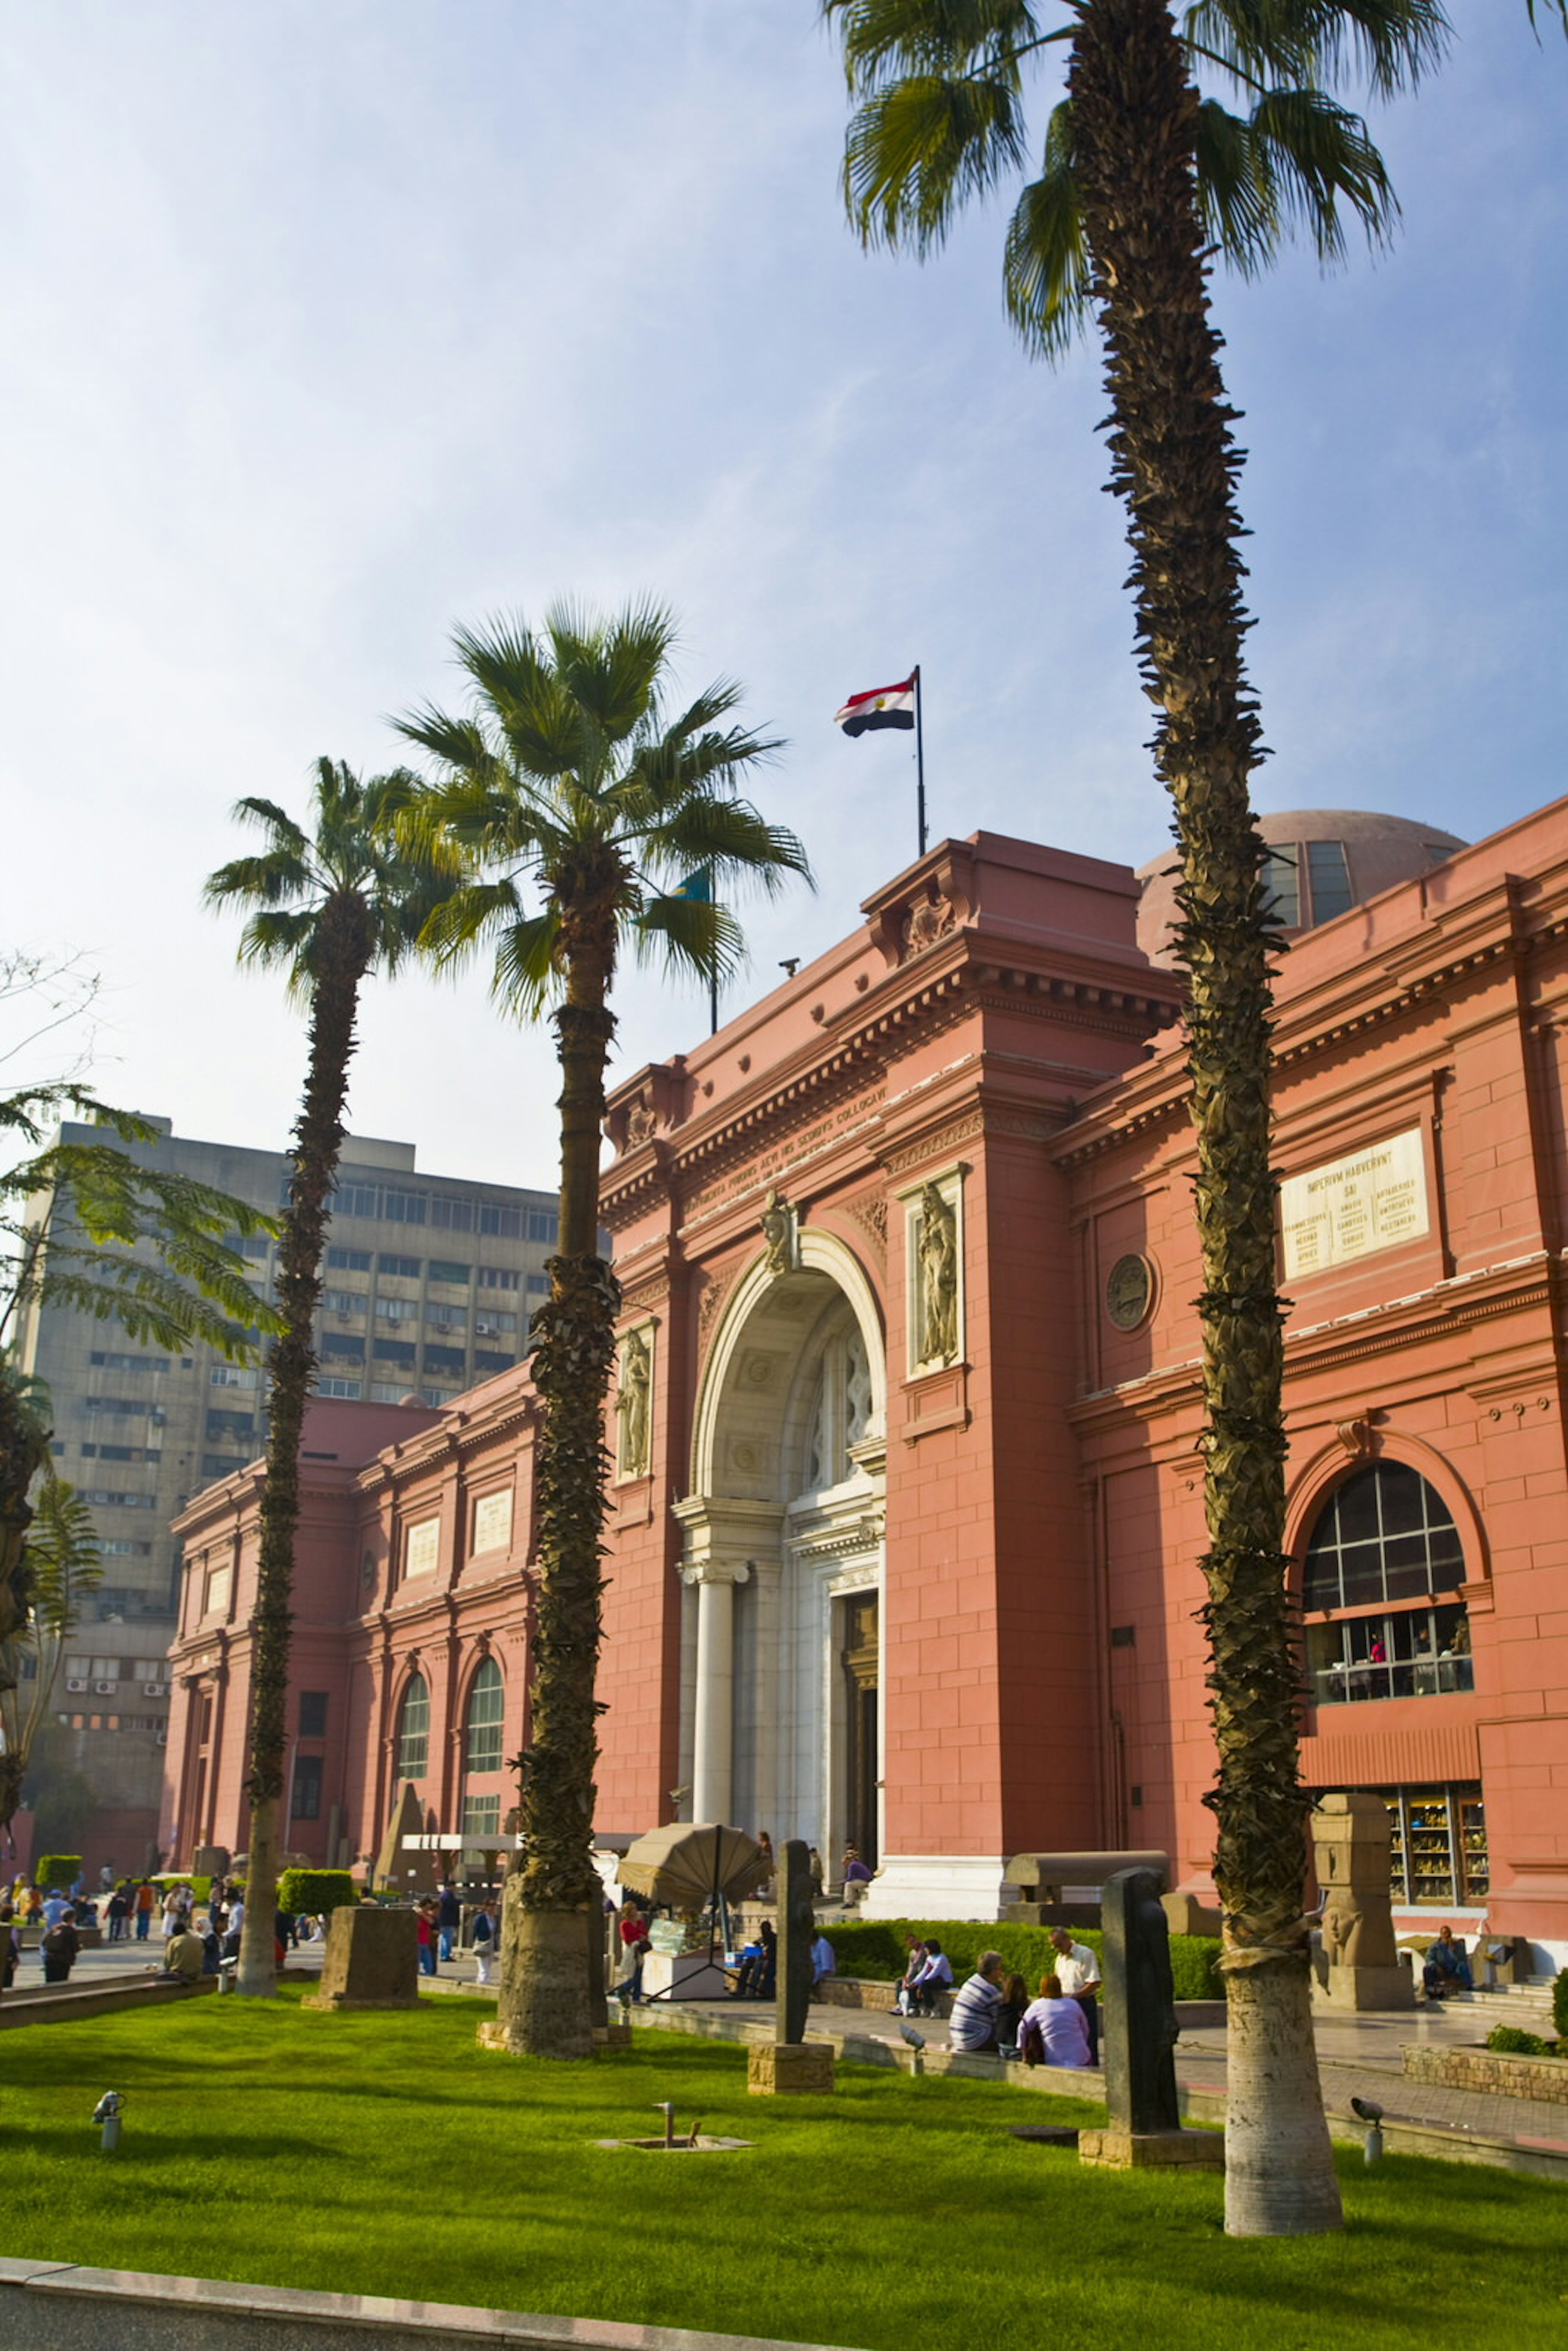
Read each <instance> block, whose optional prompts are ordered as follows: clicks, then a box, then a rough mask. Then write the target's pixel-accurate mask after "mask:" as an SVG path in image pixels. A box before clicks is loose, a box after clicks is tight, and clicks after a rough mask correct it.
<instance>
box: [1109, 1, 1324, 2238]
mask: <svg viewBox="0 0 1568 2351" xmlns="http://www.w3.org/2000/svg"><path fill="white" fill-rule="evenodd" d="M1070 89H1071V98H1072V108H1073V124H1074V136H1075V145H1076V149H1077V153H1078V158H1079V169H1080V172H1081V175H1082V193H1083V208H1084V214H1085V220H1086V225H1087V230H1088V237H1089V246H1090V252H1091V255H1092V265H1093V272H1094V292H1095V298H1096V301H1097V303H1098V305H1099V309H1100V317H1101V324H1102V329H1103V335H1104V339H1105V345H1106V351H1107V366H1106V381H1107V384H1108V387H1109V390H1110V393H1111V400H1112V411H1113V413H1112V418H1111V434H1110V445H1111V449H1112V451H1113V474H1112V486H1113V489H1114V490H1115V491H1116V493H1117V495H1118V496H1120V497H1121V498H1122V499H1123V500H1124V503H1125V505H1126V507H1127V509H1128V514H1129V517H1130V525H1129V533H1128V536H1129V538H1130V541H1131V544H1132V547H1133V550H1134V562H1133V577H1132V585H1133V588H1134V596H1135V601H1136V611H1137V629H1138V643H1139V657H1140V663H1141V666H1142V669H1143V674H1144V678H1145V690H1146V692H1147V693H1148V694H1149V695H1150V698H1151V699H1152V700H1153V701H1154V702H1155V705H1157V707H1158V708H1159V711H1160V714H1161V716H1160V721H1159V726H1158V728H1157V731H1156V736H1155V745H1154V748H1155V757H1156V762H1157V765H1158V767H1159V770H1160V772H1161V774H1162V775H1163V777H1164V778H1165V780H1166V784H1167V786H1168V787H1169V789H1170V792H1171V796H1172V799H1173V800H1174V801H1175V804H1176V837H1177V841H1178V842H1179V844H1180V851H1181V868H1182V882H1181V887H1180V890H1179V892H1178V896H1179V900H1180V904H1181V908H1182V913H1183V916H1184V921H1183V925H1182V929H1181V934H1180V946H1181V954H1182V958H1183V960H1184V961H1185V962H1186V966H1187V968H1188V970H1189V972H1190V974H1191V978H1192V998H1191V1008H1190V1011H1189V1015H1188V1047H1189V1057H1190V1068H1191V1072H1192V1084H1193V1120H1194V1123H1195V1125H1196V1128H1197V1158H1198V1175H1197V1217H1198V1228H1199V1237H1200V1241H1201V1245H1202V1252H1203V1272H1204V1291H1203V1296H1202V1298H1201V1300H1200V1301H1199V1313H1200V1316H1201V1319H1202V1327H1203V1366H1204V1369H1203V1378H1204V1400H1205V1407H1206V1418H1207V1426H1206V1432H1205V1450H1206V1464H1205V1475H1204V1503H1205V1509H1206V1512H1207V1521H1208V1533H1209V1542H1210V1549H1209V1552H1208V1554H1207V1558H1206V1559H1205V1561H1204V1572H1205V1574H1206V1576H1207V1583H1208V1601H1207V1606H1206V1608H1205V1611H1204V1616H1205V1622H1206V1624H1207V1628H1208V1635H1209V1643H1210V1670H1209V1676H1208V1687H1209V1690H1210V1693H1211V1705H1212V1710H1213V1718H1214V1727H1215V1735H1216V1740H1217V1744H1218V1765H1219V1769H1218V1784H1217V1786H1216V1788H1215V1790H1214V1792H1212V1793H1211V1794H1210V1795H1209V1797H1208V1798H1207V1802H1208V1803H1209V1804H1210V1805H1211V1807H1212V1808H1213V1811H1214V1813H1215V1814H1216V1817H1217V1821H1218V1853H1217V1858H1216V1863H1215V1880H1216V1883H1217V1885H1218V1889H1219V1895H1220V1899H1221V1902H1222V1904H1223V1907H1224V1914H1225V1938H1224V1941H1225V1948H1224V1953H1223V1956H1222V1959H1221V1966H1222V1967H1223V1969H1224V1970H1225V1971H1226V1982H1227V1989H1228V2003H1229V2006H1228V2014H1229V2034H1228V2056H1227V2067H1226V2071H1227V2078H1228V2092H1229V2096H1228V2115H1227V2124H1226V2162H1227V2204H1226V2227H1227V2229H1228V2231H1230V2232H1231V2233H1232V2234H1234V2235H1241V2236H1252V2235H1267V2236H1288V2235H1299V2234H1305V2233H1308V2232H1311V2231H1318V2230H1324V2229H1332V2228H1334V2227H1337V2226H1338V2225H1339V2222H1340V2218H1341V2214H1340V2203H1339V2192H1338V2188H1337V2185H1336V2182H1335V2179H1334V2173H1333V2158H1332V2155H1331V2152H1330V2147H1329V2140H1328V2133H1327V2128H1326V2126H1325V2124H1324V2121H1323V2114H1322V2095H1321V2092H1320V2089H1319V2084H1318V2075H1317V2059H1316V2053H1315V2051H1314V2048H1313V2044H1312V2010H1311V1997H1312V1995H1311V1982H1310V1979H1309V1974H1308V1949H1307V1928H1306V1923H1305V1921H1304V1919H1303V1917H1302V1916H1301V1893H1302V1876H1303V1866H1304V1861H1305V1815H1306V1811H1307V1798H1306V1796H1305V1794H1304V1792H1303V1791H1302V1789H1301V1783H1300V1777H1299V1771H1300V1758H1299V1750H1298V1743H1297V1729H1296V1714H1297V1703H1298V1698H1297V1692H1298V1674H1297V1667H1296V1659H1295V1654H1294V1641H1293V1638H1292V1628H1291V1619H1290V1614H1289V1605H1288V1601H1287V1594H1286V1588H1285V1561H1284V1558H1283V1555H1282V1542H1283V1527H1284V1455H1285V1438H1284V1428H1283V1418H1282V1412H1281V1379H1282V1371H1283V1353H1282V1345H1281V1303H1280V1298H1279V1293H1278V1290H1277V1287H1276V1282H1275V1273H1274V1177H1273V1173H1272V1170H1271V1167H1270V1122H1269V1039H1270V979H1269V930H1268V925H1267V920H1266V916H1265V913H1264V908H1263V903H1262V893H1261V888H1260V865H1261V862H1262V849H1261V844H1260V840H1259V836H1258V831H1257V828H1256V825H1255V823H1254V821H1253V817H1252V811H1251V808H1250V805H1249V799H1248V777H1249V772H1250V770H1251V769H1252V768H1253V767H1255V766H1256V765H1257V763H1258V760H1259V759H1260V757H1261V756H1262V755H1261V752H1260V743H1259V722H1258V716H1257V705H1256V703H1255V701H1254V700H1253V697H1252V695H1251V694H1250V692H1249V688H1248V686H1247V683H1246V678H1245V674H1244V669H1243V664H1242V638H1243V634H1244V632H1245V630H1246V628H1247V626H1248V625H1249V624H1248V622H1247V619H1246V615H1245V612H1244V611H1243V606H1242V599H1241V586H1240V583H1241V580H1242V578H1243V576H1244V573H1243V566H1242V564H1241V562H1240V559H1239V555H1238V552H1237V539H1238V537H1239V533H1240V530H1241V523H1240V518H1239V515H1238V513H1237V509H1236V505H1235V501H1234V496H1233V490H1234V485H1235V478H1236V475H1237V473H1238V472H1239V467H1240V463H1241V457H1240V453H1239V451H1238V450H1237V448H1236V447H1235V445H1234V443H1233V442H1232V439H1231V436H1230V432H1229V425H1230V423H1231V422H1232V420H1233V418H1234V417H1235V414H1236V412H1235V411H1234V410H1233V409H1231V408H1229V407H1228V405H1227V403H1226V399H1225V387H1224V383H1223V381H1222V380H1221V376H1220V371H1219V362H1218V353H1219V349H1220V339H1219V337H1218V334H1217V333H1216V332H1215V329H1214V327H1213V325H1212V322H1211V319H1210V317H1209V308H1208V294H1207V269H1206V263H1205V257H1204V244H1205V239H1204V233H1203V227H1202V224H1201V220H1200V217H1199V214H1198V209H1197V199H1196V193H1195V181H1194V171H1193V155H1194V133H1195V126H1196V120H1197V102H1198V101H1197V92H1196V91H1195V90H1194V89H1193V88H1192V86H1191V83H1190V81H1189V78H1188V76H1187V73H1186V65H1185V61H1184V59H1183V56H1182V52H1181V49H1180V47H1179V45H1178V42H1177V39H1176V28H1175V26H1174V24H1173V22H1172V19H1171V15H1170V11H1169V9H1168V7H1167V6H1166V5H1165V0H1086V5H1084V6H1083V8H1082V14H1081V16H1080V21H1079V28H1078V30H1077V32H1076V34H1075V36H1074V43H1073V53H1072V63H1071V74H1070Z"/></svg>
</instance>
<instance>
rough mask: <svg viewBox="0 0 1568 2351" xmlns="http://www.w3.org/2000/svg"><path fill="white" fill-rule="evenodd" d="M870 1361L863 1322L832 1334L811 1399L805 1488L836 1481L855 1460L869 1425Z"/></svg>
mask: <svg viewBox="0 0 1568 2351" xmlns="http://www.w3.org/2000/svg"><path fill="white" fill-rule="evenodd" d="M871 1403H872V1396H871V1364H870V1362H869V1361H868V1359H867V1356H866V1349H865V1341H864V1339H863V1338H862V1335H861V1330H860V1325H859V1324H858V1323H857V1322H852V1323H851V1324H850V1325H849V1327H848V1328H847V1330H844V1331H841V1332H839V1333H838V1334H837V1335H836V1336H835V1337H834V1338H832V1339H830V1340H829V1342H828V1344H827V1346H826V1348H825V1349H824V1350H823V1353H822V1364H821V1371H820V1372H819V1373H818V1374H817V1386H816V1393H815V1395H814V1396H813V1398H812V1402H811V1424H810V1447H809V1448H808V1463H807V1472H806V1484H807V1489H808V1491H810V1492H815V1491H816V1490H817V1489H819V1488H821V1487H823V1486H837V1485H840V1484H841V1483H842V1481H843V1479H846V1478H848V1477H849V1476H850V1475H851V1474H852V1470H853V1468H854V1466H855V1465H854V1463H853V1461H852V1459H851V1458H850V1447H851V1446H852V1445H858V1444H859V1442H860V1440H861V1438H862V1437H863V1436H864V1435H865V1433H866V1430H867V1429H868V1428H869V1427H870V1426H871Z"/></svg>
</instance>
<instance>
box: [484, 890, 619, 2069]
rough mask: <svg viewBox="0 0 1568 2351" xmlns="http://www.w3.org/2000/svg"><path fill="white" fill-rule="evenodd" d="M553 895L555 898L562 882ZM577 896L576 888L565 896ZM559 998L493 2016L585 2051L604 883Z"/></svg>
mask: <svg viewBox="0 0 1568 2351" xmlns="http://www.w3.org/2000/svg"><path fill="white" fill-rule="evenodd" d="M562 894H563V896H564V895H565V894H566V893H564V891H563V893H562ZM573 894H574V895H575V894H576V893H573ZM562 931H563V944H564V951H565V956H566V963H567V988H566V998H565V1001H564V1003H563V1004H562V1005H561V1006H560V1008H559V1011H558V1012H557V1014H556V1016H555V1018H556V1029H557V1036H558V1040H559V1057H560V1066H561V1081H562V1082H561V1093H560V1105H559V1107H560V1138H561V1148H560V1234H559V1242H558V1245H557V1254H556V1255H555V1256H554V1257H553V1258H552V1259H550V1264H549V1275H550V1295H549V1302H548V1303H547V1304H546V1305H544V1306H543V1307H541V1308H540V1310H539V1311H538V1315H537V1316H536V1317H535V1320H534V1326H533V1327H534V1330H535V1332H537V1333H538V1345H537V1347H536V1348H535V1350H534V1356H533V1378H534V1385H535V1388H536V1389H537V1390H538V1396H539V1400H540V1402H541V1404H542V1405H543V1406H544V1416H543V1425H542V1426H541V1429H540V1432H539V1447H538V1466H537V1470H536V1478H535V1494H536V1499H537V1507H538V1537H539V1565H540V1575H539V1592H538V1612H537V1618H536V1627H535V1634H534V1660H533V1686H532V1693H531V1695H532V1727H531V1730H530V1734H529V1748H528V1761H527V1768H526V1770H525V1772H524V1775H523V1800H522V1817H523V1836H524V1843H525V1847H526V1851H525V1857H524V1862H523V1867H522V1871H521V1873H520V1875H519V1876H518V1878H517V1881H516V1883H515V1884H513V1885H510V1886H508V1887H507V1925H506V1945H507V1952H506V1965H505V1967H504V1969H503V1971H502V1986H501V1998H500V2001H499V2003H498V2008H497V2022H498V2023H499V2024H500V2025H501V2027H502V2028H503V2030H504V2032H505V2034H506V2039H507V2046H508V2047H509V2048H511V2049H513V2050H515V2051H517V2053H520V2054H523V2055H527V2056H533V2057H589V2056H591V2055H592V2053H593V2048H594V2037H593V2036H594V2026H595V2024H596V2023H598V2022H601V2021H602V2020H601V2018H600V2017H598V2016H596V2015H595V2013H594V2005H595V2004H594V2001H593V2000H592V1996H591V1984H592V1980H593V1973H594V1970H593V1966H592V1952H593V1950H594V1949H597V1945H598V1938H599V1937H600V1935H601V1927H602V1911H603V1888H602V1886H601V1881H600V1877H599V1873H598V1871H597V1870H596V1869H595V1867H594V1865H593V1806H594V1798H595V1794H596V1790H595V1786H594V1778H593V1774H594V1766H595V1764H596V1762H597V1761H598V1756H599V1734H598V1715H599V1707H598V1703H597V1701H596V1699H595V1697H594V1684H595V1677H596V1674H597V1669H598V1661H599V1644H600V1633H601V1591H602V1588H603V1587H602V1581H601V1573H600V1565H601V1557H602V1552H603V1545H602V1541H601V1533H602V1529H603V1524H604V1507H605V1504H604V1496H605V1481H606V1478H607V1475H608V1472H609V1466H610V1464H609V1456H608V1453H607V1451H606V1448H605V1444H604V1405H605V1398H606V1396H607V1395H608V1394H609V1389H610V1372H611V1365H612V1361H613V1358H614V1351H615V1317H616V1315H617V1313H618V1312H619V1311H620V1303H621V1293H620V1289H619V1286H618V1285H617V1282H616V1280H615V1277H614V1275H613V1274H612V1271H611V1270H610V1268H609V1266H608V1265H607V1264H606V1263H605V1261H604V1259H602V1258H601V1256H600V1255H599V1155H600V1147H601V1144H600V1138H601V1134H602V1132H603V1124H604V1070H605V1063H606V1061H607V1059H608V1056H609V1051H610V1040H611V1038H612V1036H613V1034H614V1029H615V1021H614V1017H613V1015H612V1013H611V1011H610V1009H609V1004H608V998H609V992H610V983H611V979H612V975H613V970H614V958H615V921H614V901H613V897H612V893H610V892H609V891H608V890H605V891H603V892H602V893H601V892H597V891H596V892H594V893H593V894H592V896H591V898H590V899H589V903H588V904H587V905H586V907H584V906H583V904H582V902H581V899H580V898H579V899H578V902H577V905H576V906H575V907H572V908H570V909H569V911H568V914H567V919H566V920H564V921H563V924H562Z"/></svg>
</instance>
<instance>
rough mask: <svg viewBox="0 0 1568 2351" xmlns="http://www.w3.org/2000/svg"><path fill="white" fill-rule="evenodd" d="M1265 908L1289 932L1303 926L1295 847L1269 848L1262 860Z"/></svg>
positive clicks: (1266, 912)
mask: <svg viewBox="0 0 1568 2351" xmlns="http://www.w3.org/2000/svg"><path fill="white" fill-rule="evenodd" d="M1263 910H1264V912H1265V914H1271V915H1272V916H1273V918H1274V920H1275V921H1276V922H1277V923H1282V924H1283V925H1284V926H1285V928H1286V930H1288V931H1294V930H1299V929H1300V928H1301V881H1300V877H1299V875H1298V873H1297V871H1296V852H1295V851H1294V850H1293V849H1270V852H1269V853H1268V855H1267V856H1266V857H1265V858H1264V860H1263Z"/></svg>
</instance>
